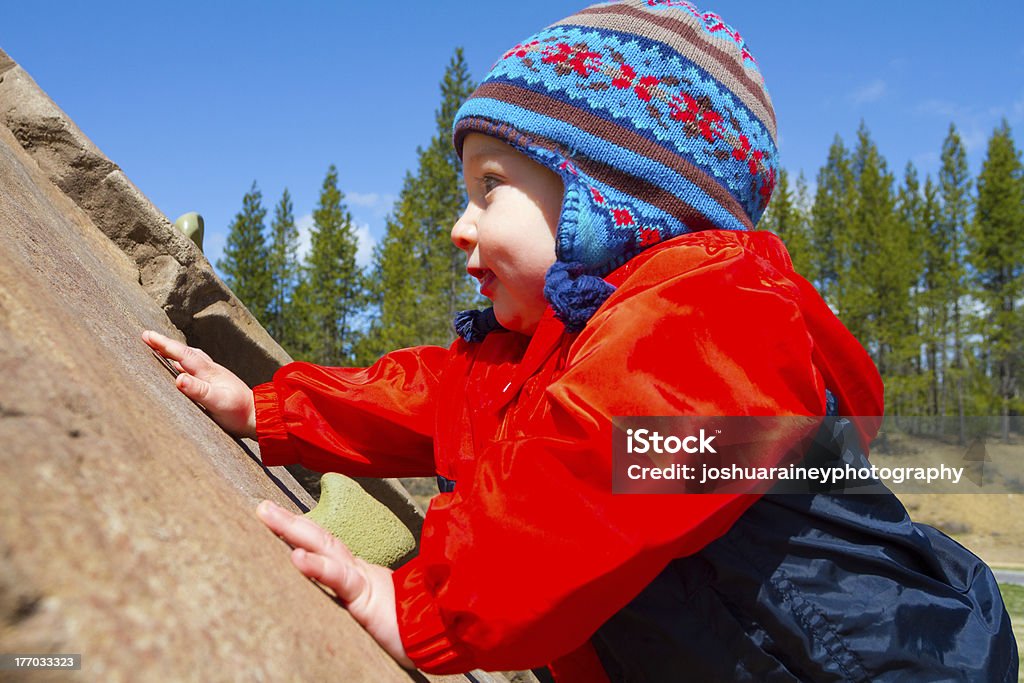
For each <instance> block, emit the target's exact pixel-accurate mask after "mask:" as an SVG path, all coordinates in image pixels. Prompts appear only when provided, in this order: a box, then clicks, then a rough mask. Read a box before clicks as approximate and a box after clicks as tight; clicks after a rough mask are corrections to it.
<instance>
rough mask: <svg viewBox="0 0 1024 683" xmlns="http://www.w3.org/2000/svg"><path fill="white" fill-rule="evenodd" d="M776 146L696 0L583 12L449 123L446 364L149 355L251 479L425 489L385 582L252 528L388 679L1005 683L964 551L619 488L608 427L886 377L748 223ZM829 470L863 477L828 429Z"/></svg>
mask: <svg viewBox="0 0 1024 683" xmlns="http://www.w3.org/2000/svg"><path fill="white" fill-rule="evenodd" d="M775 140H776V124H775V117H774V112H773V109H772V104H771V101H770V99H769V97H768V94H767V91H766V90H765V87H764V82H763V79H762V77H761V74H760V72H759V69H758V66H757V63H756V62H755V60H754V58H753V56H752V55H751V54H750V52H749V50H748V49H747V46H746V44H745V42H744V41H743V39H742V38H741V36H740V34H739V33H738V32H737V31H736V30H735V29H733V28H732V27H731V26H729V25H728V24H726V23H724V22H723V21H722V20H721V19H720V18H719V17H718V16H716V15H714V14H710V13H702V12H700V11H698V10H697V9H695V8H694V7H693V6H692V5H690V4H689V3H688V2H683V1H681V0H660V1H659V0H627V1H625V2H619V3H608V4H601V5H595V6H593V7H590V8H587V9H583V10H581V11H580V12H579V13H577V14H575V15H573V16H571V17H569V18H567V19H565V20H563V21H561V22H558V23H556V24H554V25H552V26H550V27H548V28H546V29H544V30H542V31H541V32H540V33H538V34H536V35H535V36H533V37H531V38H530V39H528V40H524V41H523V42H522V43H520V44H518V45H516V46H515V47H513V48H512V49H511V50H509V51H507V52H506V53H504V55H503V56H502V57H501V59H500V60H499V61H498V62H497V64H496V65H495V66H494V67H493V68H492V70H491V72H490V73H489V74H488V75H487V77H486V78H485V79H484V81H483V83H482V84H481V85H480V87H479V88H478V90H477V91H476V92H475V93H474V94H473V96H472V97H471V98H470V99H469V100H468V101H467V102H466V103H465V105H464V106H463V107H462V108H461V110H460V111H459V113H458V115H457V117H456V123H455V130H454V144H455V147H456V150H457V151H458V152H459V154H460V156H461V158H462V161H463V171H464V177H465V184H466V190H467V195H468V202H467V206H466V209H465V212H464V213H463V214H462V216H461V217H460V218H459V219H458V221H457V222H456V223H455V225H454V226H453V227H452V232H451V237H452V240H453V242H454V243H455V244H456V246H458V247H459V248H460V249H461V250H463V251H464V252H465V254H466V258H467V270H468V272H469V274H470V275H471V276H473V277H475V278H477V279H478V280H479V282H480V291H481V293H482V294H483V295H484V296H486V297H487V298H488V299H490V300H491V302H492V304H493V308H491V309H487V310H486V311H468V312H463V313H461V314H459V316H457V318H456V321H455V325H456V329H457V331H458V333H459V336H460V338H459V339H457V340H456V341H455V342H454V343H453V344H452V345H451V347H449V348H448V349H443V348H438V347H419V348H411V349H402V350H398V351H394V352H392V353H390V354H387V355H386V356H384V357H383V358H381V359H380V361H378V362H377V363H376V364H375V365H374V366H373V367H370V368H366V369H361V368H326V367H318V366H314V365H310V364H306V363H293V364H290V365H287V366H285V367H283V368H281V369H280V370H279V371H278V372H277V373H276V374H275V376H274V378H273V381H271V382H269V383H267V384H264V385H260V386H258V387H256V388H255V389H253V390H250V389H249V388H248V387H247V386H246V385H245V384H243V383H242V382H241V381H240V380H239V379H238V378H237V377H235V376H234V375H232V374H231V373H230V372H228V371H227V370H225V369H224V368H222V367H220V366H219V365H217V364H215V363H214V362H213V361H212V360H210V358H209V357H208V356H206V355H205V354H204V353H203V352H202V351H199V350H197V349H192V348H188V347H186V346H184V345H182V344H179V343H177V342H174V341H172V340H170V339H167V338H166V337H163V336H161V335H158V334H156V333H153V332H145V333H144V335H143V338H144V339H145V341H146V342H147V343H148V344H150V346H152V347H153V348H154V349H156V350H157V351H158V352H160V353H162V354H164V355H165V356H167V357H168V358H171V359H173V360H174V361H175V362H176V363H178V365H179V368H180V369H181V370H182V374H181V375H180V376H179V377H178V379H177V385H178V388H179V389H180V390H181V391H182V392H183V393H184V394H186V395H187V396H189V397H190V398H192V399H194V400H196V401H197V402H199V403H200V404H202V405H203V406H204V407H205V408H206V409H207V410H208V411H209V413H210V415H211V416H212V417H213V418H214V419H215V420H216V421H217V422H218V423H220V424H221V425H222V426H223V427H224V428H225V429H226V430H227V431H229V432H230V433H232V434H235V435H238V436H248V437H253V438H258V439H259V443H260V449H261V452H262V454H263V459H264V462H265V463H266V464H268V465H280V464H288V463H294V462H299V463H302V464H303V465H305V466H307V467H310V468H312V469H316V470H319V471H328V470H336V471H340V472H343V473H345V474H349V475H353V476H377V477H396V476H436V477H437V478H438V482H439V485H440V487H441V490H442V493H441V494H440V495H439V496H438V497H436V498H435V499H434V501H433V502H432V503H431V505H430V509H429V510H428V512H427V514H426V519H425V521H424V525H423V533H422V538H421V551H420V554H419V556H418V557H416V558H415V559H413V560H411V561H410V562H408V563H407V564H406V565H404V566H403V567H401V568H399V569H398V570H397V571H395V572H391V571H390V570H388V569H386V568H383V567H378V566H373V565H370V564H368V563H366V562H363V561H361V560H359V559H358V558H354V557H353V556H352V555H351V553H349V552H348V550H347V549H346V548H345V547H344V546H343V545H342V544H341V543H340V542H339V541H337V540H335V539H334V538H333V537H331V536H330V535H328V534H327V533H326V532H324V531H323V530H322V529H320V528H319V527H317V526H316V525H315V524H314V523H312V522H310V521H309V520H306V519H304V518H302V517H299V516H296V515H294V514H292V513H290V512H287V511H285V510H283V509H280V508H278V507H276V506H274V505H273V504H271V503H269V502H264V503H261V504H260V506H259V507H258V509H257V512H258V514H259V516H260V518H261V519H262V520H263V521H264V522H265V523H266V524H267V526H268V527H270V529H272V530H273V531H274V532H275V533H277V534H278V535H280V536H282V537H283V538H285V539H286V540H287V541H288V542H289V543H291V544H292V545H293V546H295V547H296V549H295V550H294V552H293V554H292V560H293V562H294V564H295V566H296V567H297V568H298V569H299V571H301V572H302V573H303V574H305V575H307V576H309V577H312V578H315V579H316V580H318V581H320V582H321V583H323V584H325V585H327V586H330V587H331V588H332V589H333V590H334V591H335V592H336V593H337V595H338V597H339V598H340V600H341V601H342V603H343V604H345V606H346V607H347V608H348V609H349V611H350V612H351V613H352V615H353V616H354V617H355V618H356V619H357V620H358V621H359V622H360V623H361V624H362V625H363V626H364V627H365V628H366V629H367V631H369V632H370V633H371V634H372V635H373V636H374V638H376V639H377V641H378V642H379V643H380V644H381V645H382V646H383V647H384V648H385V649H386V650H387V651H388V652H389V653H390V654H391V655H392V656H393V657H394V658H395V659H396V660H397V661H399V662H400V663H402V664H403V665H405V666H408V667H413V666H415V667H418V668H421V669H423V670H426V671H430V672H436V673H455V672H463V671H468V670H470V669H474V668H484V669H492V670H495V669H526V668H534V669H536V671H537V673H538V675H539V676H540V677H541V678H543V679H544V680H551V679H552V677H553V678H554V679H555V680H559V681H602V680H615V681H680V680H700V681H734V680H735V681H739V680H749V681H755V680H756V681H761V680H779V681H782V680H787V681H789V680H791V681H798V680H801V681H806V680H814V681H824V680H864V681H868V680H871V681H883V680H896V679H900V680H909V679H913V680H939V679H943V680H945V679H952V678H963V679H965V680H985V681H997V680H998V681H1001V680H1015V679H1016V671H1017V661H1016V649H1015V647H1014V645H1013V637H1012V633H1011V632H1010V627H1009V620H1008V617H1007V616H1006V613H1005V610H1004V609H1003V607H1002V602H1001V599H1000V597H999V593H998V589H997V587H996V584H995V582H994V580H993V578H992V575H991V572H989V571H988V569H987V567H985V566H984V565H983V564H982V563H981V562H980V560H978V559H977V558H975V557H974V556H972V555H970V554H969V553H968V552H967V551H965V550H964V549H963V548H960V547H959V546H957V545H956V544H955V543H953V542H952V541H950V540H949V539H947V538H945V537H944V536H942V535H941V534H939V533H938V532H936V531H935V530H933V529H930V528H928V527H923V526H919V525H915V524H913V523H912V522H911V521H910V520H909V518H908V517H907V515H906V512H905V510H904V509H903V507H902V506H901V505H900V504H899V502H898V501H897V500H896V499H895V497H893V496H892V495H891V494H888V493H887V492H883V493H879V494H875V495H830V494H802V495H777V494H776V495H766V496H758V495H755V494H749V493H747V494H743V493H707V494H697V493H694V494H683V493H680V494H678V495H614V494H613V493H612V486H611V481H612V469H613V467H612V456H611V453H612V433H613V430H612V422H611V420H612V417H613V416H658V415H708V416H719V415H721V416H731V415H732V416H743V415H759V416H772V415H778V416H786V415H797V416H800V415H803V416H824V415H826V414H828V415H848V416H878V415H882V414H883V404H882V384H881V380H880V377H879V375H878V372H877V370H876V369H875V367H874V365H873V363H872V362H871V359H870V358H869V356H868V355H867V353H866V352H865V351H864V349H863V348H862V347H861V346H860V344H859V343H858V342H857V341H856V340H855V339H854V338H853V337H852V336H851V335H850V333H849V332H848V331H847V330H846V328H845V327H843V325H842V324H841V323H840V322H839V321H838V320H837V319H836V317H835V316H834V315H833V313H832V312H831V310H830V309H829V308H828V306H827V305H826V304H825V303H824V302H823V301H822V300H821V298H820V297H819V296H818V294H817V293H816V292H815V291H814V289H813V287H811V286H810V285H809V284H808V283H807V282H806V281H805V280H804V279H803V278H802V277H800V276H799V275H798V274H796V273H795V272H794V271H793V267H792V263H791V261H790V258H789V256H788V254H787V252H786V250H785V247H784V246H783V245H782V243H781V242H780V241H779V239H778V238H777V237H775V236H774V235H772V234H769V233H765V232H756V231H753V228H754V226H755V225H756V223H757V221H758V219H759V217H760V216H761V214H762V213H763V211H764V209H765V206H766V205H767V203H768V200H769V198H770V196H771V193H772V189H773V187H774V184H775V179H776V174H777V172H778V160H777V154H776V144H775ZM836 424H837V425H838V428H837V429H836V431H835V433H834V434H831V435H830V438H829V439H826V440H825V443H824V445H820V446H819V450H820V452H819V453H817V455H816V457H818V459H819V461H822V459H824V462H826V463H828V462H832V463H839V462H840V460H839V458H840V456H841V455H842V454H843V453H845V454H846V456H847V457H851V454H852V457H855V458H860V459H862V458H863V457H864V454H865V453H866V449H867V445H868V444H869V443H870V441H871V439H872V438H873V437H874V432H875V429H876V427H875V426H873V425H875V424H876V423H875V422H874V421H871V420H861V419H858V418H850V419H841V420H839V421H838V422H836Z"/></svg>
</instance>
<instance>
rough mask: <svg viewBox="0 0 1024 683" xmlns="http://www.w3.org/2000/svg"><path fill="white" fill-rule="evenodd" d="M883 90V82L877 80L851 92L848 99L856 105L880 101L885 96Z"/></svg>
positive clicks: (884, 88)
mask: <svg viewBox="0 0 1024 683" xmlns="http://www.w3.org/2000/svg"><path fill="white" fill-rule="evenodd" d="M885 90H886V85H885V81H883V80H881V79H878V80H875V81H872V82H871V83H868V84H867V85H863V86H861V87H860V88H858V89H857V90H855V91H853V93H851V94H850V99H851V100H853V102H855V103H856V104H865V103H867V102H875V101H877V100H880V99H882V96H883V95H885Z"/></svg>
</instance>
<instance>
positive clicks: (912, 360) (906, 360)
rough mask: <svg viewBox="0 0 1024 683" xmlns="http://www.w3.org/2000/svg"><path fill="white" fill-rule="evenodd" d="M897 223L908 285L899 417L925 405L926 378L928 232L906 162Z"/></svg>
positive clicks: (913, 177)
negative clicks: (904, 245)
mask: <svg viewBox="0 0 1024 683" xmlns="http://www.w3.org/2000/svg"><path fill="white" fill-rule="evenodd" d="M896 206H897V217H896V218H897V220H898V221H899V222H900V232H901V233H902V234H903V235H905V237H906V248H907V250H906V263H905V266H906V268H907V283H906V284H907V285H908V287H909V291H908V296H907V306H908V310H907V314H906V317H907V327H908V330H909V336H908V338H906V339H904V340H899V341H898V342H897V345H898V348H899V354H898V355H899V356H900V362H901V368H900V370H899V379H898V380H897V381H898V383H899V388H901V389H902V392H900V393H901V397H902V405H898V406H896V407H895V408H896V410H898V411H899V412H900V413H902V414H907V415H921V414H923V412H924V411H925V410H926V406H927V403H928V387H929V383H928V378H927V376H926V373H925V371H924V362H923V360H922V355H921V347H922V345H923V343H924V342H923V339H924V333H925V330H924V318H923V315H922V313H923V311H924V305H923V304H924V299H925V296H924V269H925V261H926V252H927V244H928V241H927V230H926V227H925V224H924V211H925V206H924V198H923V196H922V193H921V183H920V181H919V179H918V174H917V169H916V168H915V167H914V165H913V164H912V163H907V165H906V167H905V169H904V172H903V184H902V186H901V187H900V188H899V192H898V194H897V199H896Z"/></svg>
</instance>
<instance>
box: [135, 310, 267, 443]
mask: <svg viewBox="0 0 1024 683" xmlns="http://www.w3.org/2000/svg"><path fill="white" fill-rule="evenodd" d="M142 341H144V342H146V343H147V344H149V346H150V347H151V348H152V349H153V350H154V351H156V352H157V353H159V354H160V355H161V356H163V357H165V358H169V359H170V360H171V362H172V364H173V365H174V367H175V368H177V369H178V371H179V372H180V373H181V374H180V375H178V377H177V379H175V380H174V383H175V384H176V385H177V387H178V389H179V390H180V391H181V393H183V394H185V395H186V396H188V397H189V398H190V399H192V400H193V401H195V402H196V403H198V404H199V405H201V406H203V408H206V411H207V412H208V413H210V417H212V418H213V420H214V422H216V423H217V424H219V425H220V426H221V427H223V428H224V431H226V432H228V433H229V434H231V435H233V436H238V437H248V438H250V439H255V438H256V405H255V403H254V402H253V397H252V389H250V388H249V387H248V386H246V384H245V382H243V381H242V380H240V379H239V378H238V376H237V375H235V373H233V372H231V371H230V370H228V369H227V368H225V367H224V366H222V365H218V364H217V363H214V362H213V360H212V359H211V358H210V357H209V356H208V355H206V353H205V352H203V351H201V350H200V349H194V348H192V347H190V346H185V345H184V344H182V343H181V342H179V341H175V340H173V339H170V338H168V337H165V336H164V335H162V334H159V333H157V332H153V331H151V330H146V331H145V332H143V333H142Z"/></svg>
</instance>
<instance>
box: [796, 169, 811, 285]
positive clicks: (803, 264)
mask: <svg viewBox="0 0 1024 683" xmlns="http://www.w3.org/2000/svg"><path fill="white" fill-rule="evenodd" d="M813 204H814V203H813V200H812V198H811V195H810V189H809V188H808V187H807V178H805V177H804V174H803V171H801V172H800V175H798V176H797V177H796V195H795V197H794V208H795V210H796V218H797V227H796V228H795V230H794V233H795V234H794V235H793V236H792V237H791V238H790V241H791V242H792V244H793V249H792V250H791V255H792V257H793V268H794V269H795V270H796V272H798V273H800V274H801V275H803V276H805V277H807V278H810V273H811V272H812V271H813V269H814V260H815V253H814V234H813V232H812V225H811V213H812V208H813Z"/></svg>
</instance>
